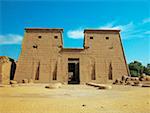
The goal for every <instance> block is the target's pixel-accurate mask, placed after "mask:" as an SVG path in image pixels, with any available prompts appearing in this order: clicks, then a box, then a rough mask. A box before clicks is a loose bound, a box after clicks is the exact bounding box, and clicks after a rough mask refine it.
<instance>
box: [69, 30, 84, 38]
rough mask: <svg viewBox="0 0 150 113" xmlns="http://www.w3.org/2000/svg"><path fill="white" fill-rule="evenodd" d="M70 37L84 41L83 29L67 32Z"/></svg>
mask: <svg viewBox="0 0 150 113" xmlns="http://www.w3.org/2000/svg"><path fill="white" fill-rule="evenodd" d="M67 35H68V37H70V38H73V39H82V38H83V37H84V34H83V29H81V28H80V29H76V30H69V31H68V32H67Z"/></svg>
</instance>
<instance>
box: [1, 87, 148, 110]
mask: <svg viewBox="0 0 150 113" xmlns="http://www.w3.org/2000/svg"><path fill="white" fill-rule="evenodd" d="M44 86H45V85H35V86H19V87H0V113H150V88H141V87H130V86H113V89H111V90H98V89H96V88H93V87H90V86H86V85H64V86H63V87H62V88H60V89H46V88H44Z"/></svg>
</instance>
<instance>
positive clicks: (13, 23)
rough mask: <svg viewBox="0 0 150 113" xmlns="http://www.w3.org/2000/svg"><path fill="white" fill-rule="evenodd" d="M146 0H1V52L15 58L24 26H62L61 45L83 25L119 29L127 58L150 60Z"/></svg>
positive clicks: (76, 42)
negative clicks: (62, 41)
mask: <svg viewBox="0 0 150 113" xmlns="http://www.w3.org/2000/svg"><path fill="white" fill-rule="evenodd" d="M149 6H150V2H149V0H130V1H128V0H99V1H98V0H70V1H69V0H61V1H60V0H55V1H54V0H41V1H40V0H38V1H37V0H32V1H29V0H26V1H25V0H0V56H2V55H3V56H9V57H11V58H14V59H16V60H17V59H18V56H19V54H20V50H21V41H22V38H23V35H24V28H26V27H46V28H64V33H63V38H64V39H63V40H64V47H82V45H83V29H85V28H95V29H108V28H109V29H121V31H122V32H121V36H122V43H123V47H124V51H125V55H126V58H127V62H128V63H129V62H131V61H134V60H138V61H141V62H142V63H143V64H144V65H146V64H147V63H150V7H149Z"/></svg>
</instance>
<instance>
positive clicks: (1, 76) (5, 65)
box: [0, 56, 12, 85]
mask: <svg viewBox="0 0 150 113" xmlns="http://www.w3.org/2000/svg"><path fill="white" fill-rule="evenodd" d="M11 64H12V63H11V62H10V61H9V58H8V57H5V56H1V57H0V84H5V85H7V84H9V82H10V71H11Z"/></svg>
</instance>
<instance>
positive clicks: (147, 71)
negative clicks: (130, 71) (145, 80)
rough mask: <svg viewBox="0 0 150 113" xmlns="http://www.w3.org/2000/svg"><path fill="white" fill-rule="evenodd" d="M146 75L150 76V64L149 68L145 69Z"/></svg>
mask: <svg viewBox="0 0 150 113" xmlns="http://www.w3.org/2000/svg"><path fill="white" fill-rule="evenodd" d="M144 73H145V74H146V75H150V64H147V67H144Z"/></svg>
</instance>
